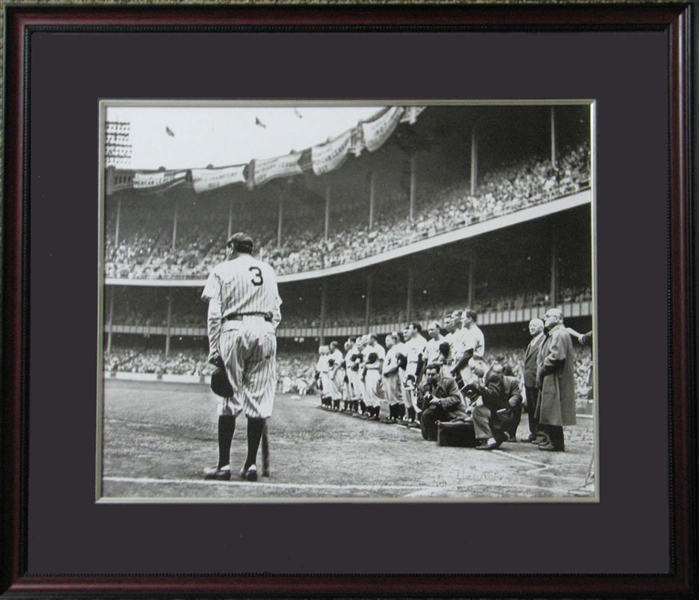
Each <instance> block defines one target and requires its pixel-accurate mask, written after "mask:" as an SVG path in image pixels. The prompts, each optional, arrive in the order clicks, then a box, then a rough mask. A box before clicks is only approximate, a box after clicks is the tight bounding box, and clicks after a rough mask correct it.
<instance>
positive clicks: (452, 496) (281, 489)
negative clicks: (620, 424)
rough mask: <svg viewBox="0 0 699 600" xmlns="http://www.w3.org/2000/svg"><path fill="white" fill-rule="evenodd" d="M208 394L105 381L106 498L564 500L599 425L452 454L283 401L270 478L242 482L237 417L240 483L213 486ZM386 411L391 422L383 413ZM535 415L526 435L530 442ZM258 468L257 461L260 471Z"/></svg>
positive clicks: (582, 424) (580, 477)
mask: <svg viewBox="0 0 699 600" xmlns="http://www.w3.org/2000/svg"><path fill="white" fill-rule="evenodd" d="M218 402H219V399H218V398H217V397H216V396H215V395H214V394H213V393H212V392H211V390H210V389H209V387H208V386H206V385H200V384H178V383H163V382H135V381H121V380H108V381H106V382H105V388H104V406H103V418H102V472H101V477H102V479H101V481H102V489H101V497H102V499H103V500H104V501H118V502H140V501H177V500H186V501H197V502H201V501H204V502H208V501H210V502H221V501H244V502H278V501H304V502H318V501H320V502H326V501H342V500H343V499H348V500H351V501H377V500H390V501H392V502H395V501H396V500H401V501H413V502H416V501H425V500H429V501H435V500H445V501H496V500H501V501H502V500H523V499H534V500H541V499H544V498H546V499H559V500H564V501H581V500H582V501H594V500H595V498H590V497H588V498H584V499H581V498H577V497H573V496H571V494H570V493H569V492H570V491H571V490H574V489H576V488H579V487H580V486H581V485H582V484H583V483H584V481H585V477H586V475H587V472H588V468H589V465H590V461H591V458H592V453H593V446H594V432H593V421H592V419H587V418H585V419H582V418H581V419H579V420H578V425H576V426H573V427H567V428H566V430H565V431H566V452H543V451H541V450H538V449H537V448H536V447H535V446H533V445H532V444H528V443H525V442H510V443H505V444H503V445H502V446H501V447H500V448H499V449H497V450H493V451H479V450H475V449H470V448H443V447H438V446H437V444H436V443H435V442H426V441H424V440H423V439H422V436H421V435H420V432H419V429H408V428H406V427H404V426H401V425H386V424H382V423H378V422H369V421H365V420H363V419H358V418H353V417H352V416H350V415H349V414H346V413H337V412H332V411H327V410H325V409H322V408H320V399H319V397H318V396H312V395H308V396H298V395H288V394H279V395H278V396H277V399H276V404H275V411H274V416H273V417H272V418H271V419H270V421H269V426H268V427H269V438H270V453H271V476H270V477H269V478H266V477H265V478H262V477H261V478H260V480H259V481H257V482H247V481H242V480H240V479H238V478H237V477H236V474H237V472H238V470H239V469H240V467H241V466H242V465H243V462H244V460H245V452H246V431H245V426H246V419H245V418H244V417H242V416H241V417H239V418H238V419H237V424H236V431H235V435H234V438H233V444H232V451H231V465H232V469H233V473H234V475H233V478H232V480H231V481H207V480H205V479H204V478H203V476H202V470H203V469H204V468H205V467H210V466H214V465H215V464H216V461H217V437H216V422H217V416H216V414H217V413H216V409H217V404H218ZM385 414H386V411H385V407H384V409H382V415H385ZM528 433H529V430H528V427H527V419H526V415H525V416H523V418H522V423H521V424H520V427H519V431H518V437H520V438H524V437H526V436H527V435H528ZM258 466H259V464H258Z"/></svg>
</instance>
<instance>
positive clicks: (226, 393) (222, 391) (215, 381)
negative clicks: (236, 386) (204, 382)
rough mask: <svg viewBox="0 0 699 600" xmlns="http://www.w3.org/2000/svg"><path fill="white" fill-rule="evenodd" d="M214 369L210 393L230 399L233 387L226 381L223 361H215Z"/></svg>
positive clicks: (226, 376)
mask: <svg viewBox="0 0 699 600" xmlns="http://www.w3.org/2000/svg"><path fill="white" fill-rule="evenodd" d="M214 367H215V368H214V372H213V373H212V374H211V391H212V392H213V393H214V394H216V395H217V396H221V398H230V397H231V396H232V395H233V387H232V386H231V382H230V381H228V374H227V373H226V368H225V366H224V364H223V360H220V359H219V360H217V361H216V363H214Z"/></svg>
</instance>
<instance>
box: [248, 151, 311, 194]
mask: <svg viewBox="0 0 699 600" xmlns="http://www.w3.org/2000/svg"><path fill="white" fill-rule="evenodd" d="M299 158H301V154H300V153H298V152H294V153H293V154H287V155H286V156H278V157H277V158H266V159H263V160H258V159H254V160H252V161H251V164H252V168H251V170H250V171H251V172H250V176H249V178H248V186H250V187H254V186H258V185H262V184H263V183H266V182H267V181H270V180H272V179H276V178H277V177H288V176H289V175H298V174H299V173H301V172H302V169H301V165H300V164H299Z"/></svg>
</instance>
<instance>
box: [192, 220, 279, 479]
mask: <svg viewBox="0 0 699 600" xmlns="http://www.w3.org/2000/svg"><path fill="white" fill-rule="evenodd" d="M252 251H253V241H252V238H251V237H250V236H249V235H247V234H245V233H236V234H233V235H232V236H231V237H230V238H229V239H228V241H227V242H226V255H227V260H226V261H224V262H222V263H219V264H217V265H216V266H215V267H214V268H213V270H212V271H211V273H210V274H209V278H208V280H207V282H206V286H205V287H204V291H203V293H202V299H204V300H208V302H209V311H208V316H207V332H208V336H209V362H210V363H212V364H222V365H224V366H225V369H226V373H227V375H228V379H229V380H230V383H231V386H232V388H233V396H231V397H230V398H225V399H224V400H223V403H222V405H221V409H220V411H219V417H218V451H219V459H218V466H216V467H213V468H210V469H206V470H205V471H204V476H205V477H206V478H207V479H218V480H228V479H230V478H231V465H230V451H231V442H232V440H233V432H234V431H235V420H236V417H237V416H238V415H239V414H240V413H241V412H243V411H244V412H245V416H246V417H247V420H248V451H247V458H246V460H245V464H244V465H243V469H242V470H241V472H240V475H241V477H242V478H243V479H246V480H248V481H256V480H257V466H256V464H255V463H256V461H257V451H258V448H259V445H260V439H261V438H262V433H263V430H264V428H265V424H266V420H267V419H269V417H271V416H272V410H273V408H274V392H275V388H276V353H277V338H276V334H275V332H276V329H277V326H278V325H279V323H280V322H281V310H280V306H281V298H280V297H279V290H278V289H277V277H276V274H275V273H274V269H273V268H272V267H271V266H270V265H268V264H267V263H265V262H262V261H259V260H257V259H256V258H253V256H252Z"/></svg>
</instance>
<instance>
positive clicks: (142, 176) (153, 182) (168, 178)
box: [133, 171, 187, 190]
mask: <svg viewBox="0 0 699 600" xmlns="http://www.w3.org/2000/svg"><path fill="white" fill-rule="evenodd" d="M186 179H187V171H157V172H155V173H143V172H142V171H140V172H137V173H136V174H135V175H134V176H133V186H134V188H135V189H137V190H149V189H152V188H157V187H161V186H166V185H167V186H169V187H172V186H173V185H178V184H180V183H184V182H185V180H186Z"/></svg>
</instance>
